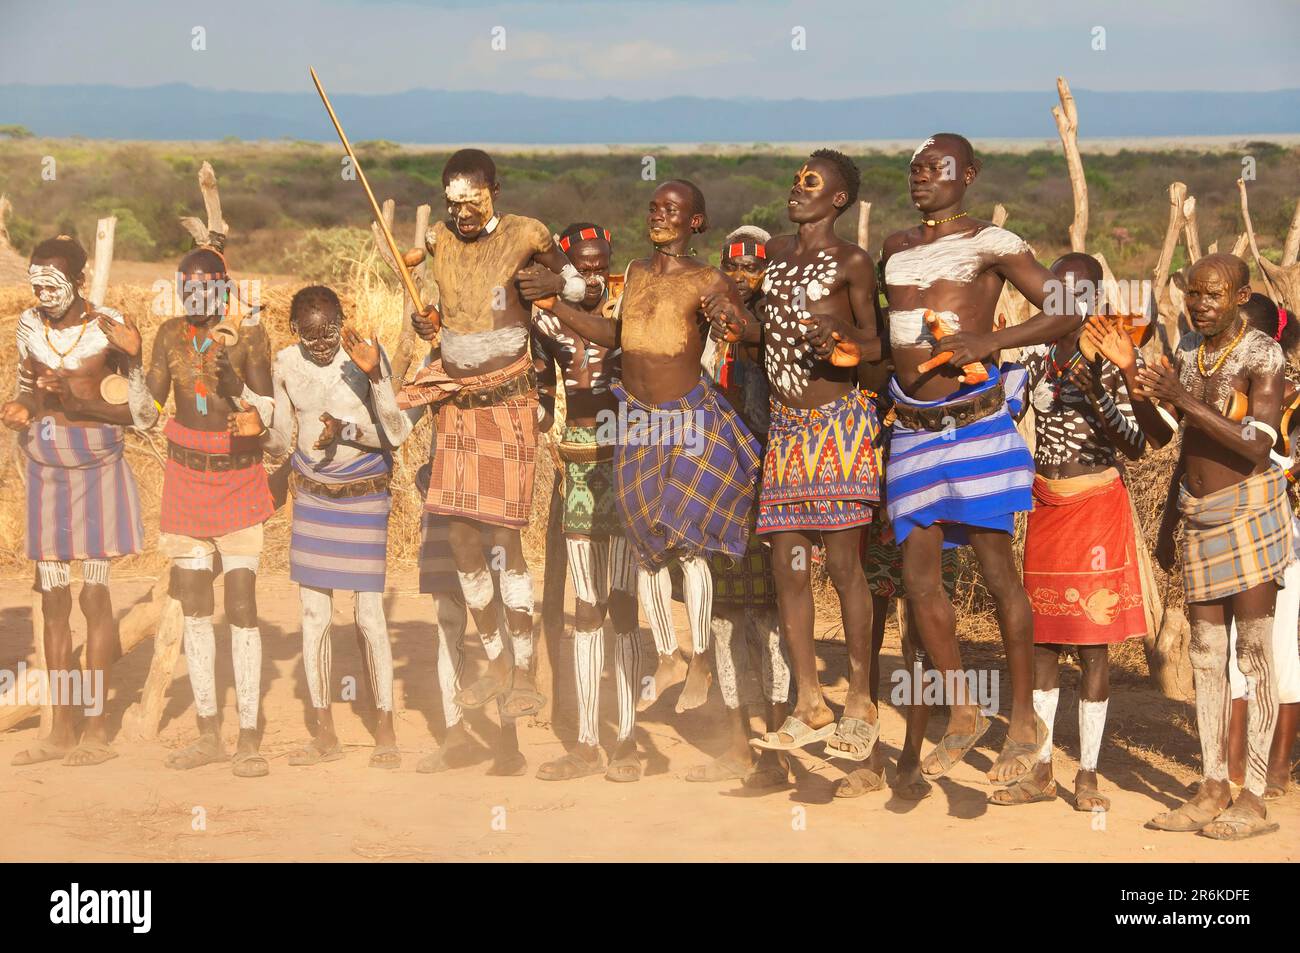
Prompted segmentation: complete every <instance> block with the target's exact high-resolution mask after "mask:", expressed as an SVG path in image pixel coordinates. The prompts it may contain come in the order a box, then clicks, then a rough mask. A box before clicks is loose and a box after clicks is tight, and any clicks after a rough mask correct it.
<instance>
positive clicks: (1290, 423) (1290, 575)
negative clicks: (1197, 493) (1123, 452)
mask: <svg viewBox="0 0 1300 953" xmlns="http://www.w3.org/2000/svg"><path fill="white" fill-rule="evenodd" d="M1241 310H1242V312H1243V313H1244V314H1245V315H1246V319H1247V321H1249V322H1250V326H1251V327H1252V328H1255V329H1256V330H1258V331H1261V332H1262V333H1264V334H1267V335H1268V336H1269V337H1271V338H1272V339H1273V340H1275V341H1277V342H1278V344H1280V345H1281V346H1282V353H1283V354H1284V355H1285V356H1286V358H1287V366H1286V371H1285V374H1286V388H1287V393H1286V398H1285V400H1284V404H1283V408H1284V409H1283V413H1282V428H1281V429H1282V430H1283V431H1284V432H1283V434H1282V435H1281V437H1279V439H1278V441H1277V443H1276V444H1275V445H1274V452H1273V453H1272V454H1271V455H1270V456H1271V458H1272V460H1273V463H1274V465H1276V466H1278V467H1281V468H1282V470H1283V471H1284V472H1285V473H1286V476H1287V481H1288V483H1289V484H1290V485H1289V487H1288V488H1287V495H1288V497H1289V498H1290V501H1291V509H1292V517H1293V518H1292V529H1293V530H1294V531H1295V534H1296V536H1295V539H1296V556H1297V557H1298V558H1295V559H1292V560H1291V561H1290V562H1289V563H1287V567H1286V572H1285V574H1284V576H1283V583H1284V584H1283V587H1282V589H1281V590H1280V591H1279V592H1278V594H1277V604H1276V606H1275V607H1274V611H1273V668H1274V670H1275V671H1276V673H1277V701H1278V709H1277V727H1276V728H1275V729H1274V730H1273V744H1272V747H1271V748H1270V749H1269V755H1268V776H1267V779H1266V783H1265V786H1264V800H1265V801H1274V800H1277V799H1278V798H1281V797H1282V796H1283V795H1285V794H1286V791H1287V787H1288V786H1289V784H1290V780H1291V749H1292V747H1294V745H1295V738H1296V723H1297V721H1298V720H1300V643H1297V626H1300V519H1296V518H1295V513H1296V509H1297V494H1296V477H1295V474H1296V464H1295V456H1294V455H1295V453H1296V452H1297V450H1296V439H1297V436H1298V435H1300V418H1297V415H1296V414H1295V412H1294V410H1293V409H1292V408H1295V407H1296V406H1297V404H1300V393H1297V392H1296V374H1295V363H1294V362H1295V357H1296V346H1297V344H1298V343H1300V324H1296V323H1295V321H1294V319H1292V318H1291V316H1290V315H1289V314H1288V313H1287V312H1286V311H1284V310H1282V309H1280V308H1278V306H1277V305H1276V304H1274V303H1273V302H1272V301H1270V300H1269V299H1268V297H1267V296H1266V295H1262V294H1253V295H1251V296H1250V300H1248V301H1247V302H1246V303H1245V305H1243V306H1242V309H1241ZM1180 478H1181V474H1179V475H1178V476H1176V477H1175V479H1180ZM1228 680H1229V682H1230V684H1231V686H1232V714H1231V716H1230V718H1229V721H1228V783H1229V786H1230V788H1231V790H1232V795H1233V797H1236V796H1237V795H1238V794H1239V793H1240V791H1241V788H1242V786H1243V785H1244V784H1245V783H1246V754H1247V750H1246V749H1247V740H1246V739H1247V722H1248V720H1249V714H1250V702H1249V699H1248V698H1247V690H1248V688H1249V683H1248V682H1247V680H1246V676H1245V675H1243V674H1242V672H1241V666H1240V665H1238V664H1237V623H1236V620H1235V619H1234V620H1233V623H1232V629H1231V631H1230V633H1229V654H1228ZM1196 787H1197V789H1199V785H1196Z"/></svg>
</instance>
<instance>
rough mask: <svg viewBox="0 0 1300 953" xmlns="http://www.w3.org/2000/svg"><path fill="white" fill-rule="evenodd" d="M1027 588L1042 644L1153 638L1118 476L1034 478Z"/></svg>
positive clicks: (1027, 544)
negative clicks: (1149, 629) (1147, 624)
mask: <svg viewBox="0 0 1300 953" xmlns="http://www.w3.org/2000/svg"><path fill="white" fill-rule="evenodd" d="M1025 590H1026V591H1027V592H1028V594H1029V603H1030V606H1031V607H1032V608H1033V613H1034V642H1035V643H1038V644H1050V645H1104V644H1108V643H1112V642H1123V641H1124V640H1125V639H1133V638H1142V637H1144V636H1145V635H1146V629H1147V626H1146V615H1145V613H1144V611H1143V608H1142V573H1141V568H1140V565H1139V563H1138V553H1137V540H1136V535H1135V533H1134V525H1133V510H1132V507H1131V505H1130V503H1129V498H1128V490H1127V489H1125V487H1124V481H1123V480H1121V479H1120V476H1119V473H1118V471H1116V470H1114V469H1113V468H1112V469H1110V470H1107V471H1106V472H1105V473H1100V474H1097V475H1096V476H1095V477H1074V478H1073V479H1069V480H1047V479H1044V478H1043V477H1041V476H1035V477H1034V509H1033V511H1032V512H1030V514H1029V524H1028V530H1027V532H1026V535H1025Z"/></svg>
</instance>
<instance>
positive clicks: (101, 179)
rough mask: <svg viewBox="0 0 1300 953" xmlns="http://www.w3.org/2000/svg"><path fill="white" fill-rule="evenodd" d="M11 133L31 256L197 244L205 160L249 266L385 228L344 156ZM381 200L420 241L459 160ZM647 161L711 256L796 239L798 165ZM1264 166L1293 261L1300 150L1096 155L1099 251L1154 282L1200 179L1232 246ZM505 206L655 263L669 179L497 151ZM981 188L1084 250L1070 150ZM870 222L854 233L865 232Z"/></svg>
mask: <svg viewBox="0 0 1300 953" xmlns="http://www.w3.org/2000/svg"><path fill="white" fill-rule="evenodd" d="M10 135H11V138H3V137H0V191H3V192H5V193H7V194H8V195H9V198H10V199H11V201H12V203H13V207H14V213H13V216H12V217H11V220H10V222H9V231H10V235H11V238H12V241H13V242H14V244H15V245H16V246H17V248H18V249H19V251H21V252H27V251H30V249H31V246H32V245H33V243H34V242H35V241H37V240H38V239H39V238H42V237H45V236H47V235H52V234H55V233H57V232H67V233H70V234H75V235H77V236H78V237H79V238H80V239H81V240H82V241H83V242H89V241H91V239H92V238H93V230H94V222H95V218H96V217H98V216H101V215H107V214H115V215H117V216H118V227H117V243H118V245H117V249H118V254H119V256H121V257H123V258H139V259H145V260H164V259H170V258H173V257H175V256H176V255H179V254H181V253H183V252H184V251H185V249H187V248H188V247H189V244H190V241H189V236H188V235H187V234H186V233H185V232H184V230H183V229H182V228H181V227H180V225H179V223H178V219H179V218H180V216H182V215H199V216H200V217H201V216H202V203H201V201H200V196H199V192H198V188H197V186H196V183H195V173H196V171H197V169H198V166H199V164H200V163H201V162H202V161H203V160H204V159H207V160H209V161H211V162H212V164H213V166H214V167H215V168H216V171H217V176H218V179H219V181H220V184H221V198H222V204H223V208H224V211H225V215H226V219H227V220H228V221H229V223H230V224H231V226H232V229H233V237H232V241H231V245H230V248H229V251H230V257H231V260H232V264H233V265H234V266H235V267H237V268H243V269H248V270H261V271H273V272H288V273H293V274H301V275H303V276H304V277H312V278H317V279H326V278H329V277H330V276H332V275H333V274H335V272H336V271H337V269H338V268H340V267H342V268H344V269H345V270H346V265H338V264H334V263H331V262H330V261H327V260H325V259H329V258H330V257H331V256H333V257H340V256H342V257H346V256H349V255H354V254H356V253H358V251H359V249H360V248H361V247H362V246H363V244H364V240H365V237H366V236H365V232H364V230H365V229H366V228H367V227H368V224H369V220H370V212H369V207H368V205H367V203H366V200H365V196H364V194H363V192H362V189H361V186H360V184H359V183H358V182H356V181H352V180H348V179H345V178H344V177H343V174H342V172H343V163H342V155H341V152H340V149H339V148H338V147H337V146H332V145H319V144H313V143H303V142H292V141H284V142H264V143H248V142H241V141H238V140H229V139H228V140H223V141H221V142H215V143H196V144H186V143H113V142H94V141H89V140H82V139H66V140H47V139H36V138H28V137H22V136H21V134H19V136H18V137H12V135H13V134H12V133H11V134H10ZM357 149H358V154H359V157H360V159H361V163H362V166H363V168H364V169H365V170H366V173H367V175H368V177H369V179H370V181H371V184H372V185H373V186H374V189H375V192H376V194H377V195H378V196H379V198H380V199H384V198H393V199H395V200H396V202H397V206H398V213H397V227H396V233H397V237H398V240H399V242H400V243H401V244H403V245H405V244H406V243H408V242H409V241H410V240H411V231H412V226H411V224H410V223H411V221H412V218H413V214H414V208H415V206H416V205H419V204H422V203H426V202H427V203H430V204H433V205H434V212H435V215H436V214H440V213H441V210H442V209H441V205H440V202H439V201H438V200H439V199H440V193H441V188H440V173H441V169H442V164H443V162H444V161H445V160H446V158H447V156H448V154H449V150H445V149H436V148H430V149H427V150H417V149H406V148H402V147H400V146H397V145H396V144H394V143H391V142H386V141H383V140H378V141H373V142H363V143H360V144H359V145H358V147H357ZM703 149H704V147H701V149H700V150H697V151H694V152H690V153H668V152H662V153H656V152H655V150H654V149H647V150H646V153H647V154H649V155H653V156H654V157H655V163H656V169H655V173H656V180H655V181H659V182H662V181H664V180H666V179H671V178H688V179H691V180H692V181H694V182H695V183H696V184H698V185H699V186H700V187H701V188H702V189H703V190H704V194H705V196H706V197H707V199H708V207H709V220H710V228H709V230H708V232H707V233H706V234H705V235H703V236H701V237H700V239H699V240H698V242H697V243H696V247H697V248H698V250H699V252H700V254H701V255H702V256H704V257H707V258H709V259H711V260H714V261H716V259H717V256H718V252H717V248H718V246H719V245H720V244H721V241H722V238H723V236H724V235H725V234H726V232H727V231H728V230H729V229H731V228H734V227H735V226H736V225H739V224H741V223H742V222H750V223H754V224H758V225H761V226H763V227H765V228H768V229H769V230H773V231H780V230H783V229H784V228H785V227H786V226H787V224H788V223H787V221H786V218H785V205H784V202H785V195H786V192H787V190H788V188H789V185H790V182H791V179H792V177H793V174H794V172H795V170H796V169H797V168H798V165H799V159H798V157H796V156H791V155H788V154H780V153H774V152H771V151H765V150H764V151H760V150H758V149H755V150H754V151H751V152H746V153H739V154H737V153H729V154H725V155H711V154H708V153H707V152H705V151H703ZM1243 155H1250V156H1253V157H1254V159H1255V166H1256V179H1255V181H1253V182H1252V183H1251V211H1252V214H1253V216H1254V220H1255V226H1256V230H1257V233H1258V235H1259V238H1260V244H1261V247H1263V248H1266V249H1269V250H1270V251H1271V252H1272V253H1274V254H1276V251H1277V249H1279V248H1280V246H1281V242H1282V238H1283V236H1284V235H1285V232H1286V228H1287V225H1288V223H1289V221H1290V218H1291V215H1292V213H1293V210H1294V208H1295V201H1296V197H1297V183H1300V149H1296V148H1283V147H1280V146H1277V145H1273V144H1270V143H1250V144H1248V145H1247V146H1246V147H1245V148H1244V149H1243V150H1242V151H1241V153H1230V152H1201V151H1194V150H1190V149H1189V150H1182V151H1169V152H1161V153H1151V152H1131V151H1125V152H1118V153H1115V154H1111V155H1100V154H1098V155H1086V156H1085V160H1084V161H1085V166H1086V172H1087V179H1088V184H1089V189H1090V204H1091V224H1090V228H1089V245H1090V247H1092V248H1096V249H1098V250H1100V251H1103V252H1105V253H1106V255H1107V257H1108V258H1109V260H1110V262H1111V264H1112V266H1113V267H1114V269H1115V271H1116V273H1117V275H1119V276H1120V277H1135V276H1139V275H1145V274H1148V273H1149V271H1150V268H1151V267H1152V266H1153V265H1154V263H1155V258H1156V255H1157V253H1158V251H1159V248H1158V245H1159V242H1160V239H1161V237H1162V236H1163V234H1164V228H1165V222H1166V220H1167V218H1168V208H1169V201H1168V192H1167V190H1168V186H1169V183H1170V182H1171V181H1173V180H1175V179H1178V180H1182V181H1184V182H1186V183H1187V185H1188V188H1189V191H1190V192H1191V194H1193V195H1195V196H1196V198H1197V208H1198V212H1199V215H1200V226H1201V238H1202V242H1203V243H1204V244H1205V245H1207V246H1208V245H1209V244H1210V243H1211V242H1213V241H1215V240H1216V239H1217V240H1218V241H1219V242H1220V245H1221V247H1225V248H1226V247H1229V246H1230V245H1231V242H1232V240H1233V239H1234V238H1235V237H1236V235H1237V233H1238V232H1239V231H1240V222H1239V212H1238V201H1237V192H1236V180H1237V177H1238V176H1239V175H1241V172H1242V156H1243ZM46 156H52V157H53V158H54V160H55V176H56V177H55V179H54V180H53V181H46V180H45V179H44V178H43V177H42V169H43V164H42V163H43V160H44V158H45V157H46ZM495 158H496V159H497V165H498V169H499V172H500V177H501V181H502V193H501V198H500V201H499V203H498V204H499V207H500V208H501V209H502V210H505V211H513V212H520V213H524V214H528V215H532V216H535V217H537V218H540V219H542V220H543V221H545V222H546V223H547V225H549V226H550V227H551V228H552V229H553V230H556V231H558V230H559V229H560V228H562V227H563V226H564V225H566V224H567V223H568V222H570V221H573V220H576V219H585V220H594V221H598V222H600V223H602V224H604V225H606V226H607V227H609V229H610V230H611V232H612V233H613V236H614V266H615V267H616V268H620V269H621V268H622V267H623V266H624V265H625V264H626V263H627V261H628V260H629V259H631V258H634V257H638V256H640V255H643V254H644V253H645V252H646V250H647V244H646V241H645V237H644V234H645V233H644V225H643V217H644V209H645V204H646V200H647V198H648V197H649V194H650V192H651V189H652V187H653V184H654V182H652V181H647V180H645V179H643V178H642V169H643V167H644V166H643V158H642V155H641V154H640V153H635V154H634V153H631V152H629V153H626V154H611V155H585V154H582V155H580V154H548V153H518V154H510V153H498V154H497V155H496V157H495ZM853 158H854V159H855V161H856V162H857V163H858V165H859V167H860V169H861V171H862V194H861V197H862V198H864V199H867V200H869V201H870V202H871V203H872V212H871V241H870V245H871V250H872V251H873V252H874V251H878V250H879V247H880V242H881V240H882V239H883V238H884V236H886V235H887V234H889V233H890V232H891V231H894V230H896V229H898V228H902V227H904V226H906V225H909V224H912V223H913V222H915V221H916V216H915V212H914V211H913V210H912V209H911V207H910V205H909V202H908V197H907V188H906V180H905V170H906V165H907V160H908V155H907V154H906V153H883V152H871V153H866V154H858V155H855V156H854V157H853ZM981 158H982V159H983V162H984V168H983V171H982V172H981V174H980V177H979V180H978V181H977V182H976V185H975V187H974V189H973V190H972V192H971V203H970V204H971V210H972V212H973V213H974V214H975V215H979V216H985V217H987V216H988V215H990V214H991V213H992V209H993V205H994V203H997V202H1001V203H1002V204H1004V205H1005V206H1006V207H1007V211H1008V213H1009V218H1008V223H1007V224H1008V227H1010V228H1012V229H1014V230H1015V231H1017V232H1019V233H1020V234H1021V235H1023V236H1024V237H1025V238H1026V239H1027V240H1029V241H1030V242H1031V243H1033V244H1034V246H1035V248H1036V250H1037V251H1038V253H1039V255H1040V257H1042V258H1044V259H1045V260H1046V259H1049V258H1050V257H1053V256H1055V255H1056V254H1059V253H1060V252H1061V251H1062V250H1064V249H1065V248H1066V246H1067V243H1068V239H1067V232H1066V230H1067V228H1068V226H1069V224H1070V221H1071V219H1072V216H1073V204H1072V200H1071V195H1070V187H1069V180H1068V178H1067V176H1066V170H1065V161H1064V159H1063V158H1062V157H1061V155H1060V154H1059V152H1055V151H1051V150H1048V149H1036V150H1033V151H1030V152H1024V153H987V154H984V155H983V156H982V157H981ZM856 225H857V215H856V212H850V213H849V214H846V215H845V216H844V218H843V219H841V221H840V231H841V233H842V234H843V235H844V236H845V237H852V236H853V235H854V234H855V230H856Z"/></svg>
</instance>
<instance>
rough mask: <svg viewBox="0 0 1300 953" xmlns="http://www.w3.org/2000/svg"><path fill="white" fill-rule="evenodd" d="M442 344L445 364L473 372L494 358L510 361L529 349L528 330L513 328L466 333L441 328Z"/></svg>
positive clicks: (519, 327) (515, 326)
mask: <svg viewBox="0 0 1300 953" xmlns="http://www.w3.org/2000/svg"><path fill="white" fill-rule="evenodd" d="M441 345H442V360H443V363H444V364H448V365H451V366H452V367H460V368H465V369H467V370H473V369H476V368H479V367H482V366H483V365H484V364H486V363H487V362H488V361H491V360H495V359H497V358H510V359H512V360H513V359H514V358H516V357H518V356H519V355H521V354H523V353H524V351H526V350H527V348H528V328H527V327H526V326H523V325H512V326H510V327H506V328H493V329H492V330H491V331H471V332H469V333H466V334H458V333H456V332H455V331H453V330H451V328H443V329H442V337H441Z"/></svg>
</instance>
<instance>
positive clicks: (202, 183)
mask: <svg viewBox="0 0 1300 953" xmlns="http://www.w3.org/2000/svg"><path fill="white" fill-rule="evenodd" d="M199 192H200V193H202V195H203V209H204V213H205V214H206V215H207V223H206V224H205V223H203V222H201V221H199V220H198V219H197V218H194V217H193V216H186V217H184V218H182V219H181V227H182V228H184V229H185V230H186V231H187V232H189V233H190V237H191V238H193V239H194V244H195V245H198V246H199V247H203V246H208V247H212V248H216V249H217V250H218V251H220V250H222V249H223V248H224V247H225V244H226V239H227V238H228V237H229V236H230V226H228V225H227V224H226V219H225V217H224V216H223V215H222V214H221V192H220V190H219V189H218V188H217V173H216V172H214V171H213V169H212V163H210V162H206V161H205V162H204V163H203V165H201V166H199ZM213 234H216V235H218V236H219V237H218V238H215V239H214V238H213V237H212V236H213Z"/></svg>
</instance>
